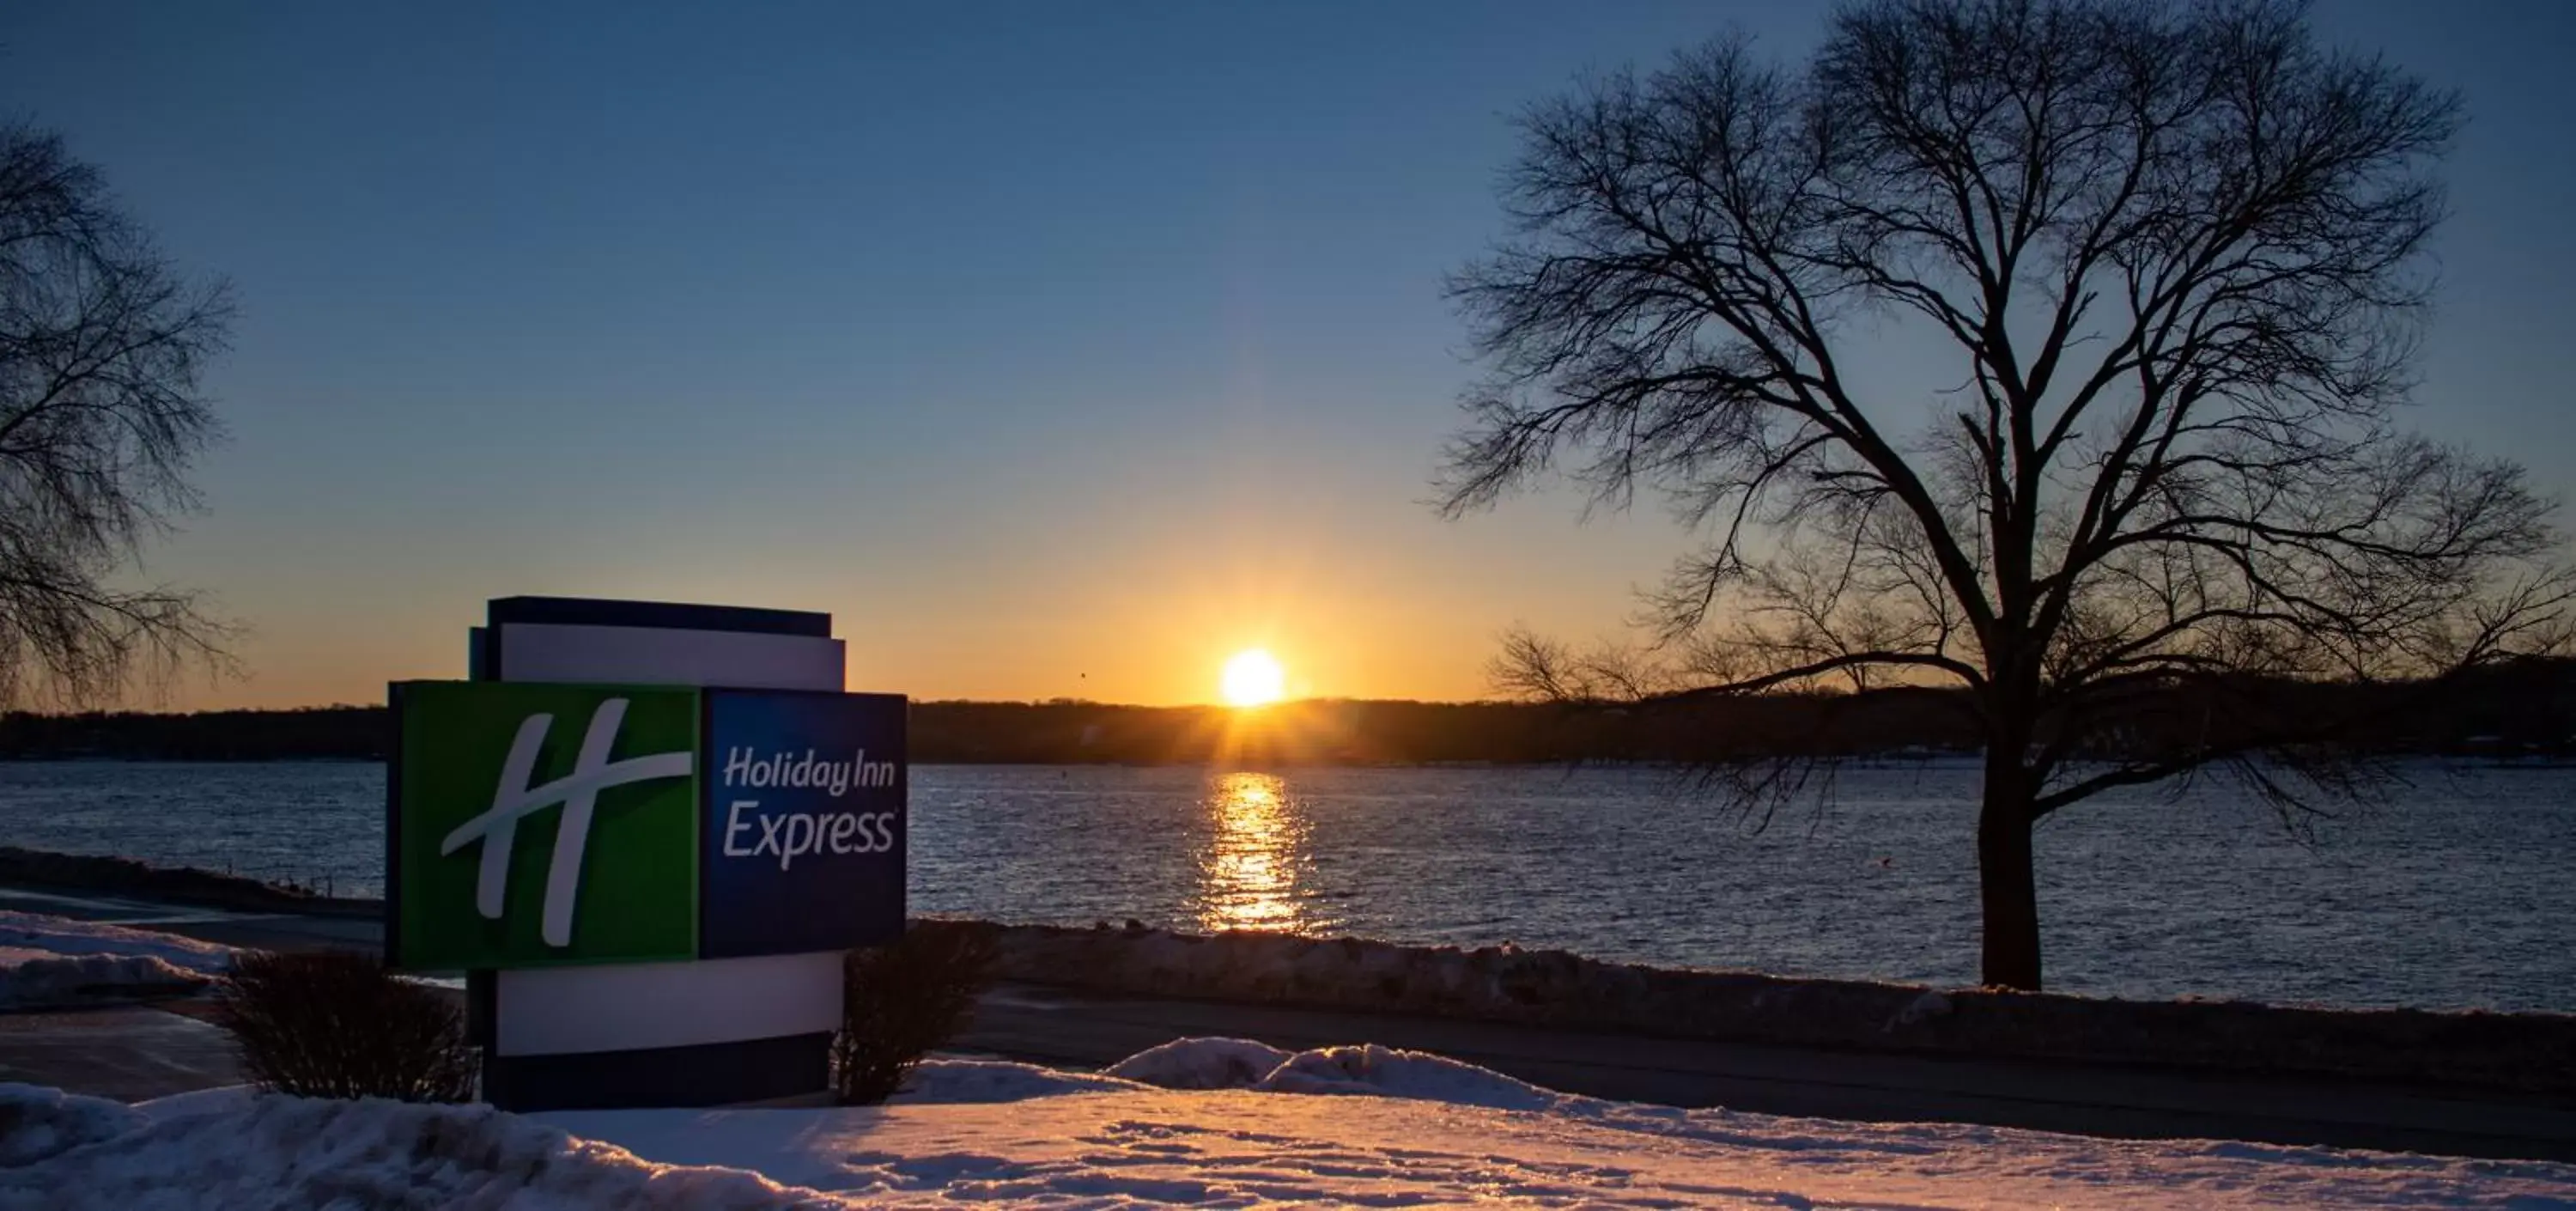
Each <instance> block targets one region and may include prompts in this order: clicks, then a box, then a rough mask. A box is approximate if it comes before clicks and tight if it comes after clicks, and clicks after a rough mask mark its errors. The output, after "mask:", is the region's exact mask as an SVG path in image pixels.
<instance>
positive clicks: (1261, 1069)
mask: <svg viewBox="0 0 2576 1211" xmlns="http://www.w3.org/2000/svg"><path fill="white" fill-rule="evenodd" d="M1288 1058H1289V1056H1288V1053H1287V1052H1285V1051H1281V1050H1280V1049H1278V1048H1276V1047H1273V1046H1271V1045H1270V1044H1268V1043H1256V1042H1253V1041H1252V1040H1250V1039H1174V1040H1172V1041H1171V1042H1168V1043H1165V1044H1163V1045H1162V1046H1160V1047H1152V1048H1148V1049H1146V1050H1144V1051H1139V1052H1137V1053H1136V1054H1134V1055H1131V1056H1128V1057H1127V1058H1126V1059H1123V1060H1120V1061H1118V1062H1117V1063H1115V1064H1112V1065H1110V1066H1109V1067H1107V1068H1104V1069H1101V1071H1102V1072H1104V1073H1106V1074H1108V1075H1110V1076H1114V1077H1124V1078H1125V1079H1127V1080H1131V1081H1142V1082H1144V1083H1145V1084H1148V1085H1158V1086H1161V1087H1162V1088H1165V1089H1250V1088H1252V1087H1253V1086H1255V1085H1258V1084H1260V1083H1261V1078H1263V1077H1266V1076H1268V1075H1270V1074H1271V1072H1273V1071H1274V1070H1276V1069H1277V1068H1278V1067H1279V1066H1280V1065H1281V1064H1284V1063H1287V1062H1288Z"/></svg>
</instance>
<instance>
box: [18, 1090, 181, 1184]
mask: <svg viewBox="0 0 2576 1211" xmlns="http://www.w3.org/2000/svg"><path fill="white" fill-rule="evenodd" d="M144 1122H145V1119H144V1117H143V1116H142V1115H141V1114H138V1113H136V1112H135V1111H134V1110H133V1109H132V1108H131V1107H129V1106H127V1105H125V1104H124V1103H123V1102H114V1101H109V1100H108V1099H106V1098H103V1097H83V1096H81V1095H80V1094H77V1093H65V1092H63V1091H62V1090H60V1089H49V1088H46V1087H45V1086H42V1085H20V1084H14V1083H12V1084H0V1168H7V1167H13V1166H17V1165H28V1164H33V1163H35V1162H37V1161H41V1160H44V1159H46V1158H48V1157H52V1156H57V1155H60V1154H61V1153H64V1152H67V1151H70V1150H71V1149H73V1148H77V1147H79V1146H81V1145H82V1144H86V1143H90V1142H91V1141H94V1140H103V1139H113V1138H115V1137H117V1136H120V1135H124V1134H126V1133H127V1132H130V1131H133V1130H134V1129H136V1128H138V1127H141V1126H142V1125H143V1124H144Z"/></svg>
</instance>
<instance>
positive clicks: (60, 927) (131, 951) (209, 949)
mask: <svg viewBox="0 0 2576 1211" xmlns="http://www.w3.org/2000/svg"><path fill="white" fill-rule="evenodd" d="M0 947H8V948H10V949H13V950H35V951H45V952H48V953H51V954H56V955H149V956H151V957H153V958H157V959H160V960H161V961H162V962H164V963H167V964H169V965H170V966H172V967H177V968H181V969H183V970H187V971H193V972H196V973H198V974H200V975H208V976H211V975H219V974H222V973H223V972H224V971H225V970H227V969H229V968H230V967H231V966H232V962H233V952H232V948H231V947H228V946H217V945H215V944H214V943H212V942H200V941H198V940H196V939H195V938H183V937H180V936H179V935H177V934H171V933H155V932H153V931H151V930H148V929H128V928H126V927H124V926H122V925H109V924H106V923H105V922H101V921H79V920H74V919H72V918H70V917H50V916H46V915H45V914H43V913H33V912H17V911H13V910H8V909H0Z"/></svg>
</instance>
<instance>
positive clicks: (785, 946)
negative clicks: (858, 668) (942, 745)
mask: <svg viewBox="0 0 2576 1211" xmlns="http://www.w3.org/2000/svg"><path fill="white" fill-rule="evenodd" d="M705 711H706V733H707V743H706V747H705V748H704V750H703V752H704V760H705V763H706V765H705V768H703V769H701V770H699V771H698V778H699V785H700V786H702V787H704V788H705V794H706V805H705V811H704V814H703V816H702V821H703V823H702V828H703V830H704V831H703V832H702V834H701V836H700V838H699V841H698V869H699V871H700V875H701V877H700V879H699V890H698V904H699V909H698V913H699V918H698V933H699V937H698V955H699V957H701V958H708V959H720V958H738V957H741V956H745V955H765V954H798V953H802V952H806V951H815V950H846V949H849V948H851V947H855V946H875V945H880V944H883V943H886V942H891V941H894V940H895V939H896V938H899V937H901V936H902V935H903V918H904V832H905V827H904V825H905V821H904V815H905V812H904V804H905V792H906V779H907V774H908V771H907V770H906V768H905V761H904V699H903V697H902V696H901V695H898V694H830V693H805V692H798V691H792V690H710V691H707V694H706V698H705Z"/></svg>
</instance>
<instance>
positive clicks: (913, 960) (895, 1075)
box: [832, 921, 994, 1105]
mask: <svg viewBox="0 0 2576 1211" xmlns="http://www.w3.org/2000/svg"><path fill="white" fill-rule="evenodd" d="M993 950H994V947H993V936H992V930H991V928H990V927H989V926H985V925H982V924H980V923H973V922H962V921H920V922H915V923H914V924H913V926H912V928H911V929H910V930H908V931H906V932H905V933H904V935H903V938H902V940H901V941H898V942H896V943H894V944H893V945H890V946H880V947H876V948H873V949H869V950H854V951H852V952H850V956H849V959H848V961H847V962H846V963H845V964H844V965H843V968H842V994H841V995H842V1002H841V1030H840V1033H839V1034H837V1035H835V1036H833V1038H832V1091H833V1093H834V1094H835V1095H836V1096H837V1097H838V1098H839V1099H840V1101H841V1104H843V1105H874V1104H876V1103H878V1102H882V1101H884V1100H886V1099H887V1098H888V1097H891V1096H893V1095H894V1092H895V1090H897V1089H900V1088H902V1087H903V1080H904V1078H905V1077H906V1076H908V1075H910V1074H911V1072H912V1069H913V1067H914V1066H915V1065H917V1064H919V1063H920V1062H921V1059H922V1057H923V1056H925V1055H928V1054H929V1053H930V1052H931V1051H932V1050H933V1049H935V1048H937V1047H938V1046H940V1045H941V1044H943V1043H945V1042H947V1041H948V1040H949V1039H950V1038H951V1037H954V1036H955V1035H956V1033H957V1032H958V1031H959V1030H960V1029H963V1028H964V1027H965V1025H966V1019H967V1016H968V1015H969V1014H971V1013H973V1012H974V1010H975V998H976V997H977V995H979V994H981V993H982V992H983V991H984V988H985V986H986V985H987V984H989V983H990V982H991V975H990V973H991V970H992V966H993Z"/></svg>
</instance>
